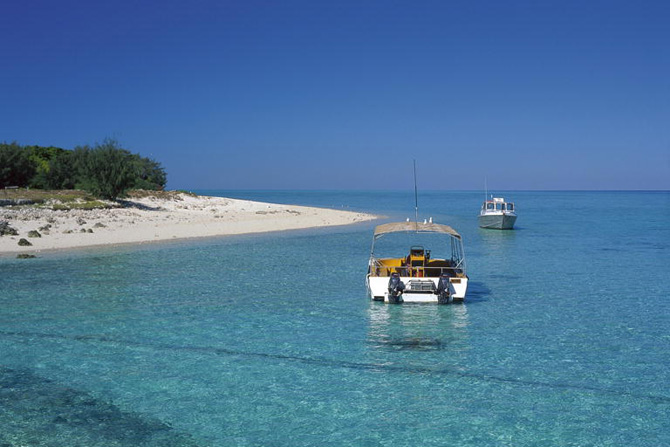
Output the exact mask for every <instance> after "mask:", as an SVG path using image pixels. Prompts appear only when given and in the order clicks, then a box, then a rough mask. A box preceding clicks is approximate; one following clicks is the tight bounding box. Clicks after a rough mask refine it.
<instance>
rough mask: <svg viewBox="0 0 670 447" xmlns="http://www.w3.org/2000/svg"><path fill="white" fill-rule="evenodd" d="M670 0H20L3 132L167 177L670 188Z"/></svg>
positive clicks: (11, 23)
mask: <svg viewBox="0 0 670 447" xmlns="http://www.w3.org/2000/svg"><path fill="white" fill-rule="evenodd" d="M668 23H670V2H667V1H643V2H633V1H617V0H612V1H514V0H512V1H446V0H445V1H390V0H387V1H356V2H351V1H340V2H319V1H314V0H311V1H291V0H289V1H284V2H271V1H255V0H251V1H247V0H245V1H235V2H230V1H193V2H184V1H171V0H168V1H144V2H142V1H132V2H130V1H116V2H84V1H68V0H64V1H59V2H52V1H21V2H19V1H8V2H2V3H1V4H0V30H2V38H1V39H0V58H1V59H0V60H1V61H2V66H1V67H0V104H1V105H2V106H1V107H0V141H5V142H11V141H16V142H18V143H20V144H37V145H44V146H49V145H54V146H59V147H63V148H68V149H71V148H73V147H75V146H77V145H84V144H95V143H96V142H100V141H102V140H103V139H105V138H108V137H109V138H114V139H116V140H117V141H119V142H120V143H121V145H122V146H123V147H125V148H127V149H129V150H130V151H132V152H138V153H140V154H141V155H143V156H150V157H152V158H154V159H156V160H158V161H160V162H161V163H162V164H163V166H164V167H165V169H166V170H167V172H168V187H169V188H173V189H176V188H188V189H203V188H221V189H237V188H239V189H404V188H409V189H411V188H413V181H412V160H413V159H416V160H417V168H418V172H419V186H420V188H425V189H450V190H463V189H481V188H483V185H484V178H485V177H486V178H487V181H488V185H489V187H490V188H494V189H497V190H504V189H531V190H532V189H670V26H668Z"/></svg>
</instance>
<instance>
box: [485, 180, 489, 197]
mask: <svg viewBox="0 0 670 447" xmlns="http://www.w3.org/2000/svg"><path fill="white" fill-rule="evenodd" d="M488 197H489V187H488V185H487V184H486V176H484V202H486V201H487V200H488Z"/></svg>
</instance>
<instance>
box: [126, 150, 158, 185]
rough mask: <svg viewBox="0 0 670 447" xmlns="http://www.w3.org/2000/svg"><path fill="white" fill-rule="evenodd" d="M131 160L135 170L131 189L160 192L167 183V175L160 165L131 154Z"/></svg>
mask: <svg viewBox="0 0 670 447" xmlns="http://www.w3.org/2000/svg"><path fill="white" fill-rule="evenodd" d="M131 160H132V164H133V169H134V170H135V182H134V184H133V188H137V189H154V190H161V189H163V188H165V184H166V183H167V175H166V174H165V170H164V169H163V168H162V167H161V165H160V163H158V162H157V161H155V160H152V159H151V158H145V157H140V156H139V155H138V154H132V155H131Z"/></svg>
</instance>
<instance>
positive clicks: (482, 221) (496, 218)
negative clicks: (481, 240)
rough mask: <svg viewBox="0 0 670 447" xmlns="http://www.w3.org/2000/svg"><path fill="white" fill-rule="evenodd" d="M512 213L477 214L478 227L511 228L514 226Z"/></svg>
mask: <svg viewBox="0 0 670 447" xmlns="http://www.w3.org/2000/svg"><path fill="white" fill-rule="evenodd" d="M515 222H516V215H514V214H486V215H481V216H479V227H480V228H490V229H493V230H511V229H513V228H514V223H515Z"/></svg>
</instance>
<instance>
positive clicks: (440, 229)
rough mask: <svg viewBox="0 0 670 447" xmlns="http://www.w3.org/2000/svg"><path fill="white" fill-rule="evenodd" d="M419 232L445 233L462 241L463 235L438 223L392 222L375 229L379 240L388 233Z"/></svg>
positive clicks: (375, 236) (375, 235)
mask: <svg viewBox="0 0 670 447" xmlns="http://www.w3.org/2000/svg"><path fill="white" fill-rule="evenodd" d="M403 231H404V232H411V231H414V232H417V233H445V234H448V235H450V236H453V237H455V238H456V239H460V238H461V235H460V234H458V233H457V232H456V230H454V229H453V228H451V227H450V226H449V225H441V224H436V223H422V222H391V223H386V224H382V225H377V226H376V227H375V234H374V238H375V239H377V238H378V237H380V236H383V235H384V234H388V233H400V232H403Z"/></svg>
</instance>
